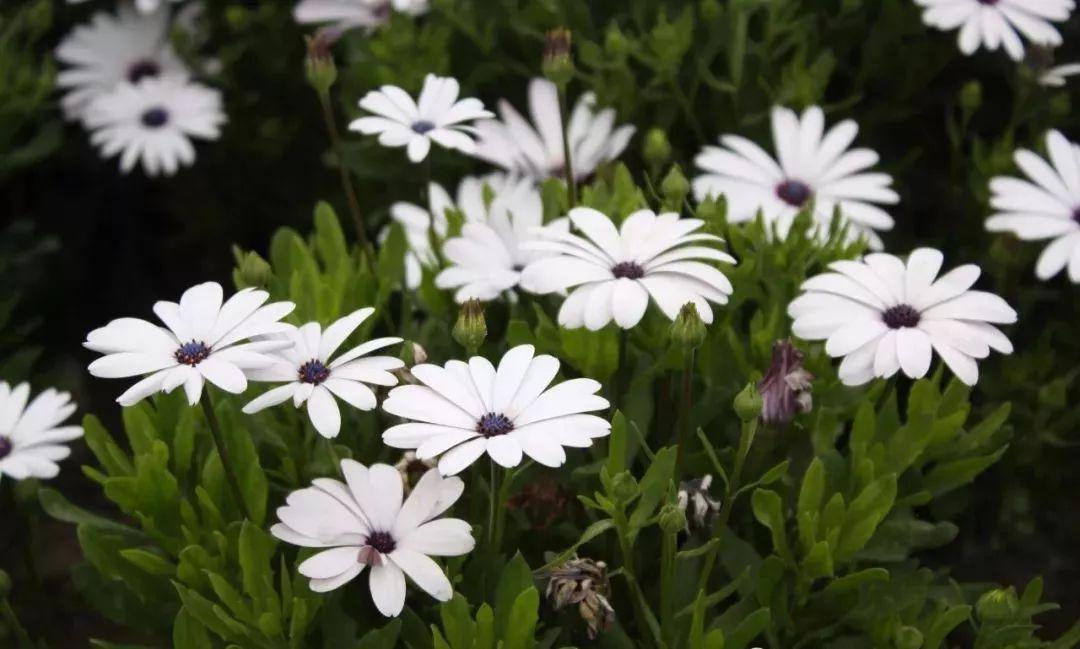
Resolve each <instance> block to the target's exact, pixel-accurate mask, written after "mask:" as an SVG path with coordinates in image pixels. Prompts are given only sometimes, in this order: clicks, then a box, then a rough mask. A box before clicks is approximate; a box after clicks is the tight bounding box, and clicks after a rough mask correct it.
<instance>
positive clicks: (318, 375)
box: [297, 359, 330, 385]
mask: <svg viewBox="0 0 1080 649" xmlns="http://www.w3.org/2000/svg"><path fill="white" fill-rule="evenodd" d="M297 374H298V375H299V377H300V382H301V383H311V384H312V385H318V384H320V383H322V382H323V381H325V380H326V379H328V378H330V368H328V367H326V366H325V365H323V364H322V362H321V361H318V360H315V359H311V360H310V361H308V362H306V363H304V364H303V365H301V366H300V369H299V370H298V371H297Z"/></svg>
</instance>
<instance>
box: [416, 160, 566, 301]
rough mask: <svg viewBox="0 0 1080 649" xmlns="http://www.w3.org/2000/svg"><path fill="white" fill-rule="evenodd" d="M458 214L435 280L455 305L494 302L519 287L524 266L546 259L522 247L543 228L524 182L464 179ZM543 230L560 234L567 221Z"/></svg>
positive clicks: (534, 193)
mask: <svg viewBox="0 0 1080 649" xmlns="http://www.w3.org/2000/svg"><path fill="white" fill-rule="evenodd" d="M485 188H487V189H488V190H489V191H490V192H491V193H490V196H488V197H487V198H488V199H490V200H485V195H484V192H485ZM458 209H460V210H461V212H462V214H464V216H465V223H464V224H463V225H462V228H461V236H459V237H454V238H452V239H449V240H447V241H446V243H444V244H443V247H442V251H443V257H445V258H446V262H447V265H448V267H447V268H446V269H445V270H443V271H442V272H440V273H439V274H438V275H437V276H436V277H435V285H436V286H438V287H439V288H442V289H457V291H456V293H455V294H454V299H455V300H456V301H457V302H458V303H463V302H465V300H468V299H470V298H476V299H479V300H484V301H488V300H493V299H495V298H497V297H498V296H499V295H500V294H501V293H502V292H503V291H509V290H510V289H513V288H514V287H515V286H518V285H519V284H520V283H521V272H522V270H524V269H525V267H526V266H528V265H529V263H531V262H533V261H536V260H537V259H541V258H543V257H548V256H551V254H552V253H551V252H548V251H544V250H529V249H528V248H527V246H528V244H529V242H531V241H535V240H537V238H538V237H539V236H540V234H539V229H540V228H541V227H544V203H543V200H542V199H541V198H540V192H539V191H538V190H537V189H536V185H535V184H534V183H533V182H532V181H531V180H530V179H528V178H508V177H506V176H504V175H502V174H494V175H491V176H487V177H485V178H475V177H468V178H466V179H465V180H463V181H462V183H461V185H460V186H459V187H458ZM546 227H548V228H553V229H555V230H557V231H560V232H563V233H566V232H567V231H568V230H569V222H568V221H567V220H566V219H557V220H556V221H553V222H551V223H550V224H548V225H547V226H546ZM522 288H524V289H526V290H528V286H522Z"/></svg>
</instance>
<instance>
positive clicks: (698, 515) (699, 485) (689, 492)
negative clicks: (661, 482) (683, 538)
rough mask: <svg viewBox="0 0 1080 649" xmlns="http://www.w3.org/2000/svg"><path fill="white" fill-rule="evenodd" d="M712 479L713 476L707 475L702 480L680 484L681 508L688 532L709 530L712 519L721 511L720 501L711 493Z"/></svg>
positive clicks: (695, 479) (684, 481) (686, 481)
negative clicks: (684, 515)
mask: <svg viewBox="0 0 1080 649" xmlns="http://www.w3.org/2000/svg"><path fill="white" fill-rule="evenodd" d="M712 479H713V478H712V475H710V474H708V473H706V474H705V475H703V476H702V477H700V478H694V479H692V480H683V481H682V482H680V483H679V495H678V498H679V508H680V509H682V510H683V512H684V513H685V514H686V528H687V531H689V530H691V529H707V528H708V527H709V526H710V525H711V521H712V518H713V517H714V516H716V514H717V513H718V512H719V511H720V504H721V503H720V501H719V500H715V499H714V498H713V497H712V495H711V494H710V493H709V487H711V486H712Z"/></svg>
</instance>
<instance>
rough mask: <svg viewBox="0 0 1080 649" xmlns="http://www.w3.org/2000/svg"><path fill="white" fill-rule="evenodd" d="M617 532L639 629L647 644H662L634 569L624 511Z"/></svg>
mask: <svg viewBox="0 0 1080 649" xmlns="http://www.w3.org/2000/svg"><path fill="white" fill-rule="evenodd" d="M614 520H615V527H616V532H617V533H618V535H619V552H620V554H621V555H622V571H623V575H624V576H625V577H626V583H627V585H629V586H630V594H631V597H630V601H631V602H632V603H633V606H634V616H635V617H636V618H637V624H638V627H639V628H638V631H639V633H640V634H641V639H642V640H646V641H648V642H646V643H645V644H646V645H647V646H656V647H659V646H662V644H663V643H662V641H661V637H660V626H659V625H658V624H657V622H656V618H655V617H654V616H653V615H652V613H651V612H650V611H649V606H648V602H647V601H646V599H645V593H644V592H643V591H642V590H641V584H639V583H638V580H637V573H636V571H635V569H634V549H633V547H632V546H631V545H630V540H629V538H627V531H628V530H629V528H630V523H629V521H628V520H627V519H626V514H625V513H623V512H621V511H620V512H617V513H616V515H615V517H614Z"/></svg>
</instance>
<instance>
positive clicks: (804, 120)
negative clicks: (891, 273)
mask: <svg viewBox="0 0 1080 649" xmlns="http://www.w3.org/2000/svg"><path fill="white" fill-rule="evenodd" d="M772 131H773V143H774V145H775V147H776V153H777V158H778V159H777V160H774V159H773V158H772V156H770V155H769V154H768V153H766V152H765V151H764V150H763V149H762V148H761V147H759V146H758V145H757V144H754V143H753V142H751V141H750V140H748V139H746V138H744V137H741V136H738V135H724V136H722V137H721V138H720V142H721V143H722V144H723V146H719V147H717V146H707V147H705V148H704V150H702V152H701V153H700V154H698V156H697V158H695V160H694V161H695V163H696V164H697V166H698V167H699V168H700V169H701V170H702V171H704V172H705V173H703V174H702V175H700V176H698V177H696V178H695V179H694V183H693V184H694V195H695V196H696V197H697V200H699V201H701V200H704V199H706V198H708V197H710V196H714V197H715V196H720V195H723V196H724V197H725V199H726V200H727V209H728V212H727V214H728V219H729V220H730V221H732V222H734V223H741V222H744V221H751V220H753V219H754V218H755V217H756V216H757V214H758V211H759V210H760V211H761V214H762V217H763V218H764V220H765V224H766V225H767V226H769V227H770V228H772V227H773V226H775V227H776V229H777V232H778V233H779V235H780V236H781V237H786V236H787V234H788V231H789V230H790V229H791V224H792V222H793V221H794V220H795V217H796V216H797V215H798V214H799V212H800V211H801V210H802V209H803V208H804V207H805V206H806V205H807V204H808V203H810V202H811V201H813V208H814V211H813V214H812V217H813V220H814V230H815V232H816V233H817V234H818V235H819V236H827V235H828V232H829V225H830V224H831V223H832V219H833V214H834V212H835V210H836V208H838V207H839V208H840V213H841V215H842V217H843V219H844V221H843V222H844V223H847V224H848V225H849V235H850V237H851V238H852V239H855V238H857V237H859V236H865V237H866V238H867V240H868V241H869V242H870V245H871V246H872V247H873V248H874V249H875V250H880V249H881V247H882V242H881V238H880V237H879V236H878V234H877V232H875V230H889V229H891V228H892V227H893V219H892V217H891V216H889V215H888V214H887V213H886V212H885V210H883V209H881V208H880V207H878V206H877V205H875V203H878V204H890V205H891V204H895V203H897V202H899V200H900V197H899V196H897V194H896V192H895V191H893V190H892V189H890V187H889V185H891V184H892V177H891V176H889V175H888V174H884V173H871V172H868V171H867V169H869V168H870V167H873V166H874V165H875V164H877V162H878V154H877V153H875V152H874V151H871V150H870V149H851V150H848V147H849V146H851V143H852V142H853V141H854V140H855V136H856V135H857V134H858V132H859V126H858V125H857V124H856V123H855V122H853V121H851V120H844V121H843V122H840V123H839V124H837V125H836V126H834V127H833V128H831V129H829V130H827V131H826V130H825V114H824V112H822V110H821V108H819V107H817V106H811V107H810V108H808V109H806V110H805V111H804V112H803V114H802V117H801V118H800V117H799V116H798V115H796V114H795V111H792V110H789V109H787V108H779V107H777V108H774V109H773V111H772Z"/></svg>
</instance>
